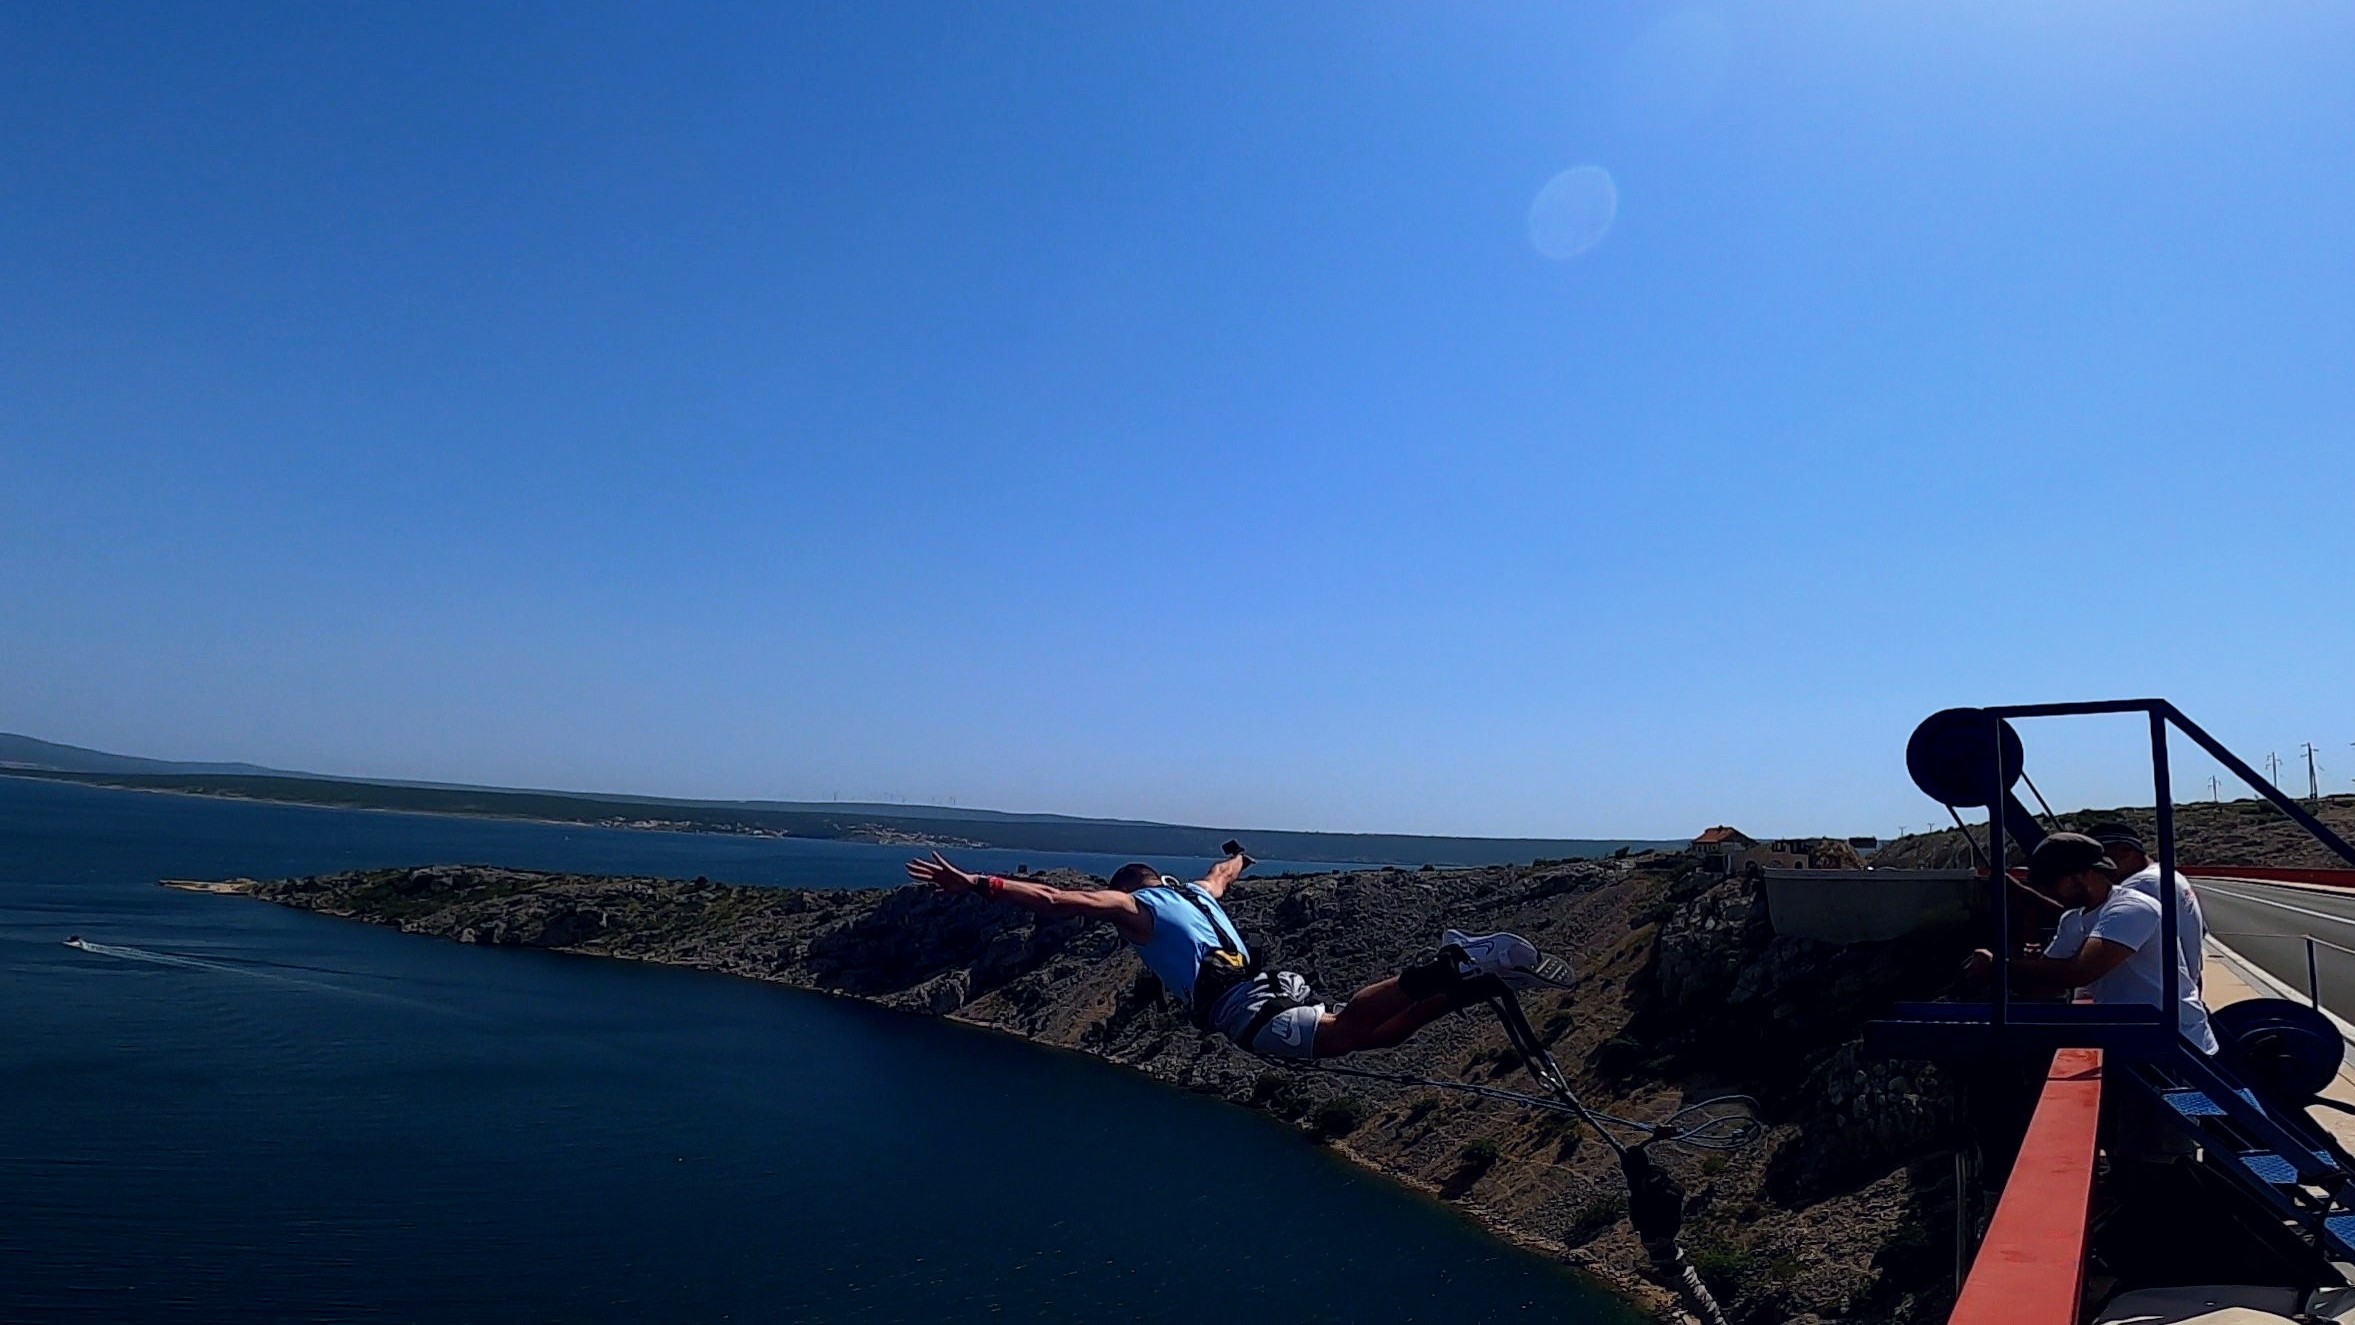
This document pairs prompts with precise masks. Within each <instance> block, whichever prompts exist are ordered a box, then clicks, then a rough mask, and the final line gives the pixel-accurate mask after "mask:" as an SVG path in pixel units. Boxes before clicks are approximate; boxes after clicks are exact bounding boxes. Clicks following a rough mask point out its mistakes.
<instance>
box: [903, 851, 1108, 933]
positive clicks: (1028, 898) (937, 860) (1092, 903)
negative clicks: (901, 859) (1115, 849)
mask: <svg viewBox="0 0 2355 1325" xmlns="http://www.w3.org/2000/svg"><path fill="white" fill-rule="evenodd" d="M908 877H909V878H910V879H912V880H914V881H915V882H917V883H923V884H930V885H931V886H933V887H935V888H938V889H940V890H941V891H942V892H944V893H963V892H972V893H979V894H981V895H982V896H984V897H988V898H992V899H995V900H997V901H1001V902H1011V903H1013V904H1014V905H1016V906H1018V907H1021V908H1022V909H1023V910H1025V911H1028V912H1031V913H1032V914H1034V915H1042V916H1057V917H1062V916H1080V917H1083V918H1085V919H1089V920H1101V921H1104V922H1105V923H1107V924H1109V925H1111V926H1112V927H1113V928H1114V929H1116V930H1118V931H1120V936H1121V937H1122V938H1124V939H1127V940H1128V941H1130V942H1131V943H1143V942H1144V941H1145V940H1147V939H1149V938H1151V937H1152V936H1153V918H1152V917H1151V916H1150V915H1148V914H1146V912H1145V909H1144V908H1143V907H1141V906H1138V905H1137V899H1136V898H1134V897H1131V896H1129V895H1128V894H1127V893H1124V892H1115V891H1113V890H1111V889H1105V888H1056V887H1052V886H1050V885H1048V884H1044V883H1032V882H1030V881H1029V880H1027V879H1001V878H999V877H998V876H996V875H994V874H988V875H983V874H967V873H966V872H965V871H963V870H961V869H958V868H957V867H956V866H954V865H951V864H950V863H949V862H948V857H946V856H943V855H941V854H940V853H939V852H937V851H935V852H933V853H932V857H931V858H930V859H929V860H927V859H925V858H923V857H921V856H919V857H917V858H916V859H914V860H911V861H909V862H908Z"/></svg>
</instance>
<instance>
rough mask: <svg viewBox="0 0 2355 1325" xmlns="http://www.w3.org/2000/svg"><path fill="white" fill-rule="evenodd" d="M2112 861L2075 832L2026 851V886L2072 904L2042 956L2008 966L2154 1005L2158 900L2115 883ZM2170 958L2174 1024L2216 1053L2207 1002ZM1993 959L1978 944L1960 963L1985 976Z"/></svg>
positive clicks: (2053, 983)
mask: <svg viewBox="0 0 2355 1325" xmlns="http://www.w3.org/2000/svg"><path fill="white" fill-rule="evenodd" d="M2117 869H2118V863H2117V862H2116V861H2114V860H2112V859H2110V857H2109V854H2108V853H2107V852H2105V851H2103V850H2102V844H2101V843H2099V842H2096V841H2094V840H2093V839H2092V838H2090V837H2087V836H2085V835H2084V834H2082V833H2054V834H2053V835H2052V836H2050V837H2047V838H2045V839H2044V840H2043V841H2042V842H2040V843H2038V844H2037V846H2036V850H2034V851H2033V852H2031V853H2029V856H2028V882H2029V883H2030V885H2032V886H2034V887H2036V888H2037V889H2039V890H2041V891H2045V892H2049V893H2051V894H2052V895H2054V896H2056V897H2058V898H2060V899H2061V900H2062V901H2063V902H2066V903H2068V904H2069V905H2070V906H2072V907H2073V908H2075V909H2073V910H2071V911H2069V912H2067V913H2066V914H2064V915H2062V917H2061V925H2060V930H2059V932H2058V933H2056V934H2054V935H2053V941H2052V942H2051V943H2050V944H2049V945H2047V946H2046V947H2045V950H2044V952H2043V954H2042V955H2030V956H2021V957H2015V958H2013V959H2012V963H2011V969H2012V970H2013V971H2014V972H2015V973H2017V974H2018V975H2019V976H2020V977H2021V979H2022V980H2024V981H2026V982H2028V983H2031V984H2036V985H2042V986H2044V987H2047V988H2058V989H2083V990H2085V991H2086V992H2088V993H2090V994H2091V995H2092V996H2093V1001H2094V1002H2096V1003H2109V1004H2121V1003H2139V1004H2142V1005H2143V1006H2145V1007H2158V1006H2159V1005H2160V1000H2162V999H2163V998H2165V997H2166V985H2165V983H2164V981H2165V979H2166V967H2165V966H2163V965H2161V964H2160V963H2161V962H2162V961H2163V960H2164V956H2165V955H2168V954H2163V952H2162V949H2163V948H2164V945H2163V944H2161V943H2160V941H2159V938H2160V929H2159V903H2158V901H2157V900H2156V899H2155V898H2153V897H2152V896H2151V895H2150V894H2148V893H2144V892H2139V891H2136V890H2135V889H2131V888H2124V887H2120V886H2118V885H2117V884H2116V883H2114V882H2113V880H2112V876H2113V875H2114V874H2116V872H2117ZM2172 955H2174V956H2175V959H2176V989H2177V1001H2176V1026H2177V1028H2178V1029H2179V1030H2180V1031H2181V1032H2182V1033H2183V1038H2184V1039H2186V1040H2188V1041H2190V1042H2191V1044H2192V1047H2194V1048H2196V1049H2198V1050H2199V1051H2200V1052H2201V1053H2205V1054H2212V1053H2215V1052H2216V1033H2215V1032H2214V1031H2212V1030H2210V1029H2209V1028H2208V1008H2207V1005H2206V1004H2205V1003H2202V1002H2201V1001H2200V989H2199V985H2198V983H2197V982H2196V981H2194V980H2193V979H2192V975H2191V972H2189V971H2186V970H2184V969H2183V962H2182V957H2181V955H2180V954H2179V953H2178V954H2172ZM1994 963H1995V955H1994V954H1993V953H1991V952H1989V951H1987V950H1986V949H1985V948H1981V949H1979V950H1978V951H1976V952H1973V953H1972V954H1971V958H1970V962H1969V963H1968V966H1967V969H1968V970H1969V971H1970V972H1971V973H1972V974H1973V975H1984V974H1985V973H1986V972H1987V970H1988V969H1989V968H1990V967H1992V966H1993V965H1994Z"/></svg>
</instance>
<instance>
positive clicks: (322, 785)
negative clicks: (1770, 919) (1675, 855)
mask: <svg viewBox="0 0 2355 1325" xmlns="http://www.w3.org/2000/svg"><path fill="white" fill-rule="evenodd" d="M0 776H5V777H23V778H39V779H42V780H46V781H52V782H67V783H74V784H78V785H82V786H93V787H108V788H115V789H119V790H125V791H150V792H168V793H174V794H179V795H190V796H210V797H215V798H219V799H227V800H250V801H261V802H268V803H273V804H282V805H310V806H321V807H328V808H336V809H355V810H385V811H394V812H402V813H414V814H444V815H455V816H459V817H465V818H476V819H509V820H523V821H528V822H536V823H545V824H555V825H564V826H575V827H598V828H617V829H622V830H626V831H639V832H671V833H714V834H724V835H731V836H740V837H774V838H800V839H803V840H805V841H832V842H866V843H874V844H881V845H887V846H914V847H937V848H941V849H944V850H947V849H964V850H981V849H1000V850H1015V851H1042V852H1047V851H1058V852H1080V853H1101V854H1117V853H1124V852H1125V853H1132V854H1137V855H1145V856H1153V855H1163V856H1184V857H1195V858H1209V857H1215V856H1217V855H1218V854H1219V848H1220V846H1221V844H1222V843H1224V842H1225V841H1226V840H1227V839H1229V838H1230V837H1234V836H1236V835H1238V834H1241V835H1243V836H1244V837H1245V838H1246V839H1247V840H1248V842H1249V843H1250V845H1251V847H1252V850H1253V851H1254V852H1256V853H1258V854H1259V855H1261V856H1264V857H1267V858H1269V859H1285V860H1318V861H1331V862H1336V863H1342V864H1353V863H1363V864H1383V865H1424V864H1430V865H1463V866H1474V865H1499V864H1510V863H1527V862H1529V861H1533V860H1578V859H1593V858H1597V857H1601V856H1607V855H1610V854H1611V853H1612V852H1614V851H1616V850H1618V849H1620V848H1622V847H1625V848H1628V849H1629V850H1633V851H1642V850H1646V849H1649V848H1656V847H1663V846H1670V845H1682V844H1681V843H1675V844H1671V843H1665V842H1660V841H1653V840H1646V839H1630V838H1611V839H1588V838H1481V837H1462V838H1457V837H1427V836H1420V835H1415V834H1400V833H1318V832H1294V831H1283V830H1269V829H1245V828H1235V827H1203V826H1196V825H1186V824H1160V823H1147V822H1139V821H1132V820H1114V819H1081V818H1073V817H1066V816H1059V815H1019V814H998V813H993V812H988V811H972V810H948V809H942V808H940V807H934V806H909V807H907V808H906V810H905V812H902V813H894V812H892V811H891V810H890V809H887V808H885V807H879V806H875V805H871V804H859V805H845V806H843V807H842V808H841V809H839V810H837V809H833V808H831V807H829V806H826V805H818V804H793V803H774V802H770V803H762V802H720V801H684V800H669V799H662V798H653V797H632V796H607V795H596V794H591V793H576V792H557V791H521V790H508V789H504V788H496V787H464V786H433V785H421V784H412V783H386V782H359V781H347V780H343V779H339V778H324V777H306V776H301V775H295V774H277V773H268V774H252V773H241V772H229V773H216V772H169V773H151V772H117V771H83V770H72V769H58V768H36V767H24V766H17V767H0Z"/></svg>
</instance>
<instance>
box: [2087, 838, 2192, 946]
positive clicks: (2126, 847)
mask: <svg viewBox="0 0 2355 1325" xmlns="http://www.w3.org/2000/svg"><path fill="white" fill-rule="evenodd" d="M2085 835H2086V836H2087V837H2090V838H2092V839H2093V840H2094V841H2096V842H2099V843H2101V844H2102V850H2103V852H2104V853H2106V854H2107V855H2108V856H2109V858H2110V859H2111V860H2113V861H2116V862H2117V865H2118V871H2117V873H2116V874H2114V875H2113V876H2111V877H2113V878H2114V879H2116V880H2117V883H2118V886H2119V887H2121V888H2131V889H2133V890H2134V891H2136V892H2138V893H2148V894H2149V895H2150V898H2151V900H2152V901H2154V902H2157V903H2159V904H2160V905H2162V906H2164V905H2165V904H2166V900H2167V899H2166V895H2165V894H2163V893H2161V892H2160V891H2159V862H2157V861H2155V860H2152V859H2151V858H2150V855H2149V853H2148V852H2146V851H2144V850H2143V848H2142V838H2141V837H2140V836H2139V835H2138V834H2136V833H2135V831H2134V829H2133V828H2131V827H2129V826H2128V825H2126V824H2120V823H2108V824H2095V825H2094V826H2093V827H2091V828H2088V829H2086V830H2085ZM2174 893H2175V938H2176V941H2177V942H2178V943H2180V944H2181V945H2182V946H2183V967H2184V969H2185V970H2187V971H2190V972H2191V980H2192V983H2193V984H2194V985H2197V984H2199V983H2200V981H2201V978H2202V975H2203V974H2204V970H2203V961H2202V957H2203V952H2204V950H2205V948H2206V946H2207V943H2206V940H2207V937H2208V916H2207V913H2206V912H2204V911H2202V910H2201V909H2200V898H2199V894H2197V893H2195V892H2193V891H2192V890H2191V885H2190V884H2189V883H2186V882H2185V881H2184V878H2183V871H2181V870H2177V871H2176V872H2175V888H2174Z"/></svg>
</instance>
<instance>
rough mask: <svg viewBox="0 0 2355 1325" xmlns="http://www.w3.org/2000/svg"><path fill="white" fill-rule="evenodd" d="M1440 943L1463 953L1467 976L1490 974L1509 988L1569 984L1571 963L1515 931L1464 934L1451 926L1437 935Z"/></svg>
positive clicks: (1557, 986) (1565, 986) (1564, 985)
mask: <svg viewBox="0 0 2355 1325" xmlns="http://www.w3.org/2000/svg"><path fill="white" fill-rule="evenodd" d="M1439 946H1440V947H1441V948H1443V949H1445V948H1454V949H1455V950H1456V951H1458V952H1460V953H1462V954H1464V956H1463V972H1464V974H1465V975H1466V976H1481V975H1493V976H1495V977H1496V978H1498V979H1499V980H1502V981H1504V983H1505V987H1506V988H1508V989H1535V988H1537V987H1538V986H1540V985H1546V986H1551V987H1552V988H1555V989H1568V988H1569V987H1570V985H1571V979H1572V977H1571V972H1570V963H1568V962H1566V961H1563V960H1562V959H1561V958H1559V957H1548V956H1546V955H1545V954H1544V953H1542V952H1539V951H1538V950H1537V945H1536V944H1534V943H1531V942H1530V941H1529V940H1527V939H1525V938H1522V937H1521V936H1520V935H1518V934H1466V933H1464V932H1463V931H1462V930H1460V929H1451V930H1449V931H1447V932H1446V933H1444V934H1442V935H1440V936H1439Z"/></svg>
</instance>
